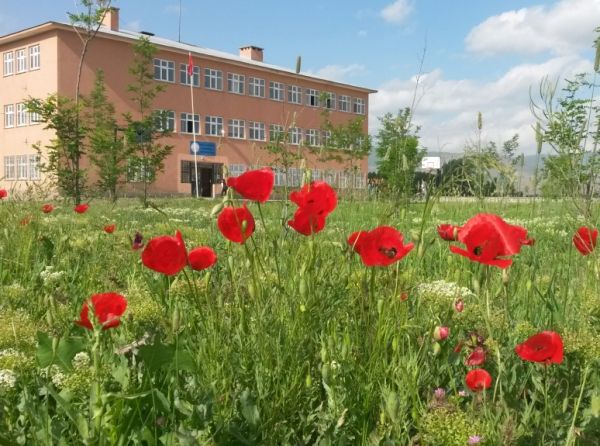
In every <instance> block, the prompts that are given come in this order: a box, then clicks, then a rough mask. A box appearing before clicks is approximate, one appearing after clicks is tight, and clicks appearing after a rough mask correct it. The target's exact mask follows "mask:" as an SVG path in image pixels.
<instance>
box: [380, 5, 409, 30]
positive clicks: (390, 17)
mask: <svg viewBox="0 0 600 446" xmlns="http://www.w3.org/2000/svg"><path fill="white" fill-rule="evenodd" d="M412 11H413V4H412V2H411V1H410V0H396V1H395V2H394V3H390V4H389V5H387V6H386V7H385V8H383V9H382V10H381V12H380V15H381V17H382V18H383V20H385V21H386V22H390V23H395V24H397V25H399V24H402V23H404V21H405V20H406V19H407V18H408V16H410V14H411V13H412Z"/></svg>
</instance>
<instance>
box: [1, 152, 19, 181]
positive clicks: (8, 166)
mask: <svg viewBox="0 0 600 446" xmlns="http://www.w3.org/2000/svg"><path fill="white" fill-rule="evenodd" d="M15 177H16V175H15V157H14V156H5V157H4V179H5V180H14V179H15Z"/></svg>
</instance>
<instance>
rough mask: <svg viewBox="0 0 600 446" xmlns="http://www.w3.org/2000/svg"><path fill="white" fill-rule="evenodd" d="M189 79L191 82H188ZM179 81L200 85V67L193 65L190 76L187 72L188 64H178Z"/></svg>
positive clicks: (195, 85) (184, 83) (185, 83)
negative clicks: (192, 71)
mask: <svg viewBox="0 0 600 446" xmlns="http://www.w3.org/2000/svg"><path fill="white" fill-rule="evenodd" d="M190 81H191V82H190ZM179 83H180V84H183V85H190V83H191V84H192V85H193V86H194V87H199V86H200V67H198V66H196V65H194V73H193V74H192V76H191V79H190V75H189V73H188V64H186V63H182V64H180V65H179Z"/></svg>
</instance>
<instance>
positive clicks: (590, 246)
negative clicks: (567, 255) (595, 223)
mask: <svg viewBox="0 0 600 446" xmlns="http://www.w3.org/2000/svg"><path fill="white" fill-rule="evenodd" d="M597 239H598V230H597V229H595V228H594V229H592V228H586V227H585V226H582V227H581V228H579V229H578V230H577V232H576V233H575V235H574V236H573V244H574V245H575V248H577V251H579V252H580V253H581V254H582V255H584V256H587V255H588V254H591V253H592V251H593V250H594V248H595V247H596V240H597Z"/></svg>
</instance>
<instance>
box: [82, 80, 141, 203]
mask: <svg viewBox="0 0 600 446" xmlns="http://www.w3.org/2000/svg"><path fill="white" fill-rule="evenodd" d="M85 104H86V107H87V110H86V112H87V116H86V118H87V119H86V121H87V122H88V123H89V124H88V125H89V126H90V132H89V133H90V135H89V146H90V148H89V157H90V161H91V163H92V165H93V166H94V167H95V168H96V169H95V170H96V174H97V175H98V184H97V186H98V189H99V191H100V192H102V193H106V194H108V196H109V198H110V199H111V200H112V201H116V200H117V187H118V185H119V183H120V182H121V181H123V175H124V174H125V172H126V170H127V160H128V159H129V156H130V147H131V146H126V145H125V144H124V141H123V138H120V137H119V135H118V131H119V127H118V126H117V121H116V118H115V108H114V106H113V105H112V104H111V103H110V102H109V101H108V98H107V97H106V87H105V85H104V73H103V72H102V70H98V71H97V72H96V80H95V82H94V89H93V90H92V92H91V94H90V96H89V98H88V99H87V100H86V101H85Z"/></svg>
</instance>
